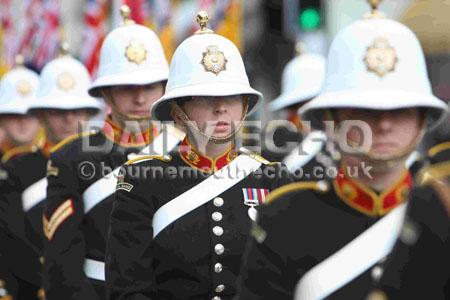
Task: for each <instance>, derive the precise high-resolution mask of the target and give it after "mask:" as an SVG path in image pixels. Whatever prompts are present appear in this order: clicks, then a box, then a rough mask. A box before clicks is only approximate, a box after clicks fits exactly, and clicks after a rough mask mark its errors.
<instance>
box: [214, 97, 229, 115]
mask: <svg viewBox="0 0 450 300" xmlns="http://www.w3.org/2000/svg"><path fill="white" fill-rule="evenodd" d="M226 112H227V105H226V101H225V100H223V99H220V98H219V99H217V98H216V99H214V113H215V114H223V113H226Z"/></svg>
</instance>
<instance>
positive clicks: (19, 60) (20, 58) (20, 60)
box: [14, 54, 25, 67]
mask: <svg viewBox="0 0 450 300" xmlns="http://www.w3.org/2000/svg"><path fill="white" fill-rule="evenodd" d="M14 60H15V65H16V67H23V65H24V64H25V58H24V57H23V55H22V54H17V55H16V57H15V58H14Z"/></svg>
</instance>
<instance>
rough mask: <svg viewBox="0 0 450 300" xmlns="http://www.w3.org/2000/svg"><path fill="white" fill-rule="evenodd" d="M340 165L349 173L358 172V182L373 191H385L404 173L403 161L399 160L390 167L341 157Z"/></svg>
mask: <svg viewBox="0 0 450 300" xmlns="http://www.w3.org/2000/svg"><path fill="white" fill-rule="evenodd" d="M342 163H343V165H344V166H347V167H349V168H350V170H351V171H350V172H352V173H354V172H355V171H354V170H358V171H357V174H358V178H357V179H358V180H359V181H360V182H362V183H363V184H364V185H366V186H368V187H370V188H372V189H373V190H375V191H378V192H381V191H384V190H386V189H387V188H388V187H389V186H391V185H392V183H393V182H395V181H396V180H397V179H398V178H399V177H400V176H401V174H402V173H403V172H404V171H405V168H406V167H405V160H404V159H402V160H399V161H396V162H395V163H392V164H391V165H386V164H385V163H380V164H377V163H367V162H365V161H364V160H359V159H354V158H353V157H352V158H349V157H345V156H344V157H343V158H342Z"/></svg>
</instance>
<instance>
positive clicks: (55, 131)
mask: <svg viewBox="0 0 450 300" xmlns="http://www.w3.org/2000/svg"><path fill="white" fill-rule="evenodd" d="M41 118H42V124H43V125H44V126H45V129H46V131H47V135H48V138H49V139H50V140H51V141H52V142H54V143H57V142H60V141H62V140H63V139H65V138H66V137H69V136H71V135H73V134H76V133H78V128H79V127H78V124H79V123H80V122H84V121H88V119H89V112H88V111H87V110H85V109H77V110H57V109H50V110H45V111H42V112H41Z"/></svg>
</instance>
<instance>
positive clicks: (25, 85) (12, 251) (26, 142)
mask: <svg viewBox="0 0 450 300" xmlns="http://www.w3.org/2000/svg"><path fill="white" fill-rule="evenodd" d="M38 86H39V76H38V75H37V74H36V73H35V72H33V71H31V70H29V69H27V68H25V67H24V66H23V57H21V56H20V55H18V56H17V57H16V66H15V67H14V68H13V69H12V70H11V71H9V72H8V73H6V74H5V76H4V77H3V78H2V81H1V85H0V123H1V124H0V126H1V127H2V128H3V129H4V132H5V135H6V142H4V143H3V144H2V149H1V150H0V152H1V153H0V154H2V162H3V163H6V162H7V161H9V160H12V159H13V158H15V157H17V156H20V155H22V154H24V153H28V152H29V151H30V149H31V144H33V143H34V142H37V139H39V138H40V137H39V135H38V131H39V122H38V120H37V118H36V117H35V116H32V115H30V114H28V112H27V111H28V107H29V105H30V104H31V103H32V102H33V101H36V92H37V90H38ZM16 171H17V170H15V169H12V170H10V169H8V168H7V169H4V168H3V166H2V168H1V169H0V188H1V191H2V193H1V195H0V245H2V246H1V249H0V261H1V262H0V295H3V296H4V297H7V296H10V297H13V298H14V299H15V297H17V296H18V293H20V295H21V297H24V299H36V293H37V290H38V289H39V287H40V283H41V272H40V263H39V261H38V260H37V257H38V256H37V252H36V251H35V249H33V248H31V247H30V246H29V244H28V243H27V242H26V239H25V236H24V222H23V218H22V208H21V204H20V199H18V198H20V191H16V195H15V197H13V198H10V199H7V198H5V197H6V196H7V195H6V194H7V193H8V190H7V188H6V186H7V185H8V183H10V184H17V182H14V181H13V182H12V181H10V177H14V176H16V174H17V173H16ZM43 172H44V173H45V169H44V170H43ZM10 173H11V174H10ZM44 176H45V174H44ZM7 273H10V274H9V275H8V274H7ZM0 299H1V298H0ZM6 299H7V298H6Z"/></svg>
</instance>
